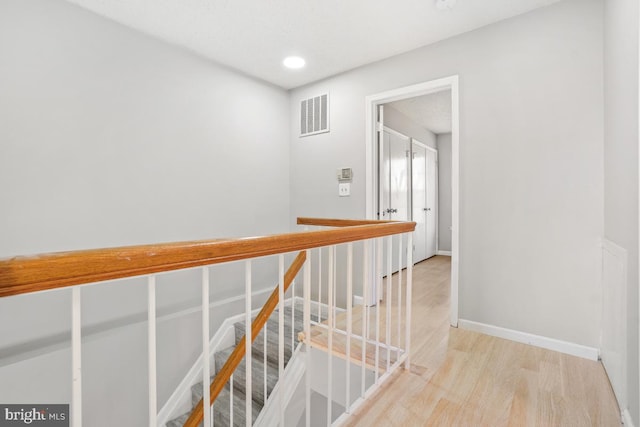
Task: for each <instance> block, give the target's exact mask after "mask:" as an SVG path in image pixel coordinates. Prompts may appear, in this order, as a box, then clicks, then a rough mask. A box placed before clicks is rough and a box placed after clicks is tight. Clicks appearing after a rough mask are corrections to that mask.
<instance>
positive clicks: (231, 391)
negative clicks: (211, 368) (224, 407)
mask: <svg viewBox="0 0 640 427" xmlns="http://www.w3.org/2000/svg"><path fill="white" fill-rule="evenodd" d="M233 389H234V386H233V374H231V376H230V377H229V425H230V426H233V415H234V414H233Z"/></svg>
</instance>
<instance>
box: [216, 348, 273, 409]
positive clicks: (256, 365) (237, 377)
mask: <svg viewBox="0 0 640 427" xmlns="http://www.w3.org/2000/svg"><path fill="white" fill-rule="evenodd" d="M232 352H233V347H229V348H228V349H226V350H222V351H219V352H217V353H216V354H215V362H216V370H220V369H221V368H222V366H223V365H224V364H225V362H226V361H227V359H228V358H229V356H230V355H231V353H232ZM266 370H267V397H268V396H270V395H271V392H272V391H273V388H274V387H275V386H276V383H277V382H278V368H277V367H275V366H273V365H272V364H270V363H267V366H266ZM264 371H265V365H264V359H263V358H256V357H252V358H251V378H252V379H251V390H252V393H251V394H252V398H253V401H254V402H255V404H256V405H258V406H259V407H260V408H261V407H262V406H264V403H265V396H264V380H265V376H264ZM246 372H247V371H246V360H245V359H244V358H243V359H242V361H241V362H240V364H239V365H238V367H237V368H236V370H235V372H234V373H233V387H234V389H236V390H238V391H240V392H242V393H243V394H246V385H247V382H246V381H247V376H246V375H247V374H246ZM228 386H229V384H228V383H227V387H228Z"/></svg>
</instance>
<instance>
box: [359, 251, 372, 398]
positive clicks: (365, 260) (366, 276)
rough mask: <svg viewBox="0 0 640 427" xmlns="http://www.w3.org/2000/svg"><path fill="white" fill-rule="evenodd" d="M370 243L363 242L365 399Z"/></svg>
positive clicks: (362, 330) (363, 381)
mask: <svg viewBox="0 0 640 427" xmlns="http://www.w3.org/2000/svg"><path fill="white" fill-rule="evenodd" d="M369 242H370V240H365V241H363V242H362V326H361V328H362V329H361V331H360V332H361V334H362V365H361V370H362V371H361V373H360V379H361V392H360V395H361V396H362V398H363V399H364V397H365V392H366V381H365V379H366V370H365V365H366V361H367V339H368V338H369V322H368V321H369V316H368V311H369V307H368V306H367V304H368V301H369V286H370V285H371V284H370V277H369V276H370V273H369Z"/></svg>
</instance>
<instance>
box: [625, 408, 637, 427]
mask: <svg viewBox="0 0 640 427" xmlns="http://www.w3.org/2000/svg"><path fill="white" fill-rule="evenodd" d="M622 424H624V426H625V427H635V425H634V424H633V418H631V413H630V412H629V409H628V408H627V409H625V410H624V411H622Z"/></svg>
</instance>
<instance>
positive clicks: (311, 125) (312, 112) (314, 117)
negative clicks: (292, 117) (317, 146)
mask: <svg viewBox="0 0 640 427" xmlns="http://www.w3.org/2000/svg"><path fill="white" fill-rule="evenodd" d="M324 132H329V94H324V95H318V96H314V97H313V98H309V99H303V100H302V101H300V136H309V135H315V134H318V133H324Z"/></svg>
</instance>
